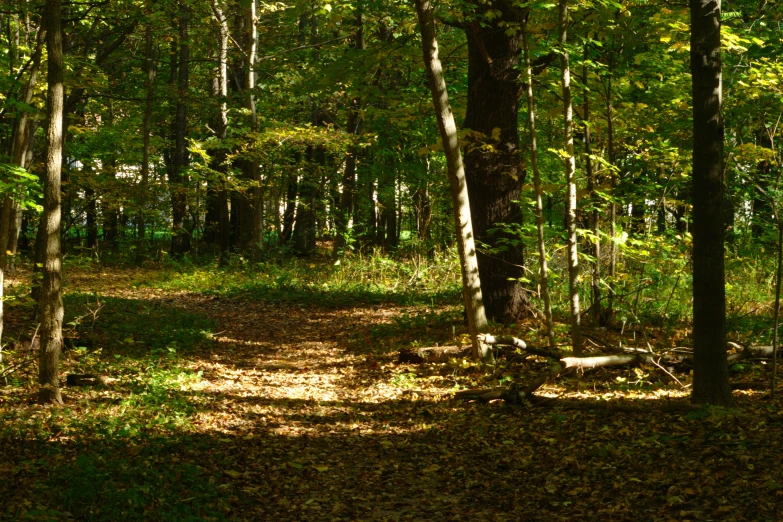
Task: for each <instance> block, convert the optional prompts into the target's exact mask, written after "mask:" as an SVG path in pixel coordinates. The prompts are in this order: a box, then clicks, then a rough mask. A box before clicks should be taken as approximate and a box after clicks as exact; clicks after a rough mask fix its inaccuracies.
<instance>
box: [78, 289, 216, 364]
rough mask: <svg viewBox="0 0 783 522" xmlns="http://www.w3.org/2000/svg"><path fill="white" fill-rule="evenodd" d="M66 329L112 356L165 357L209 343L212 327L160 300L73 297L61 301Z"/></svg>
mask: <svg viewBox="0 0 783 522" xmlns="http://www.w3.org/2000/svg"><path fill="white" fill-rule="evenodd" d="M64 302H65V310H66V314H67V315H66V318H65V324H66V328H70V329H71V330H72V331H74V332H76V333H77V334H78V335H79V336H80V337H87V338H90V339H91V340H92V341H93V343H94V344H96V345H99V346H102V347H104V348H105V351H107V352H111V353H115V352H116V353H123V354H125V355H130V354H145V353H149V354H155V353H157V354H158V355H165V354H167V353H171V352H177V351H193V350H197V349H199V348H204V347H206V346H207V345H208V344H209V343H210V342H211V335H212V331H213V330H214V327H215V323H214V321H212V320H211V319H209V318H207V317H205V316H203V315H198V314H194V313H192V312H187V311H185V310H182V309H180V308H178V307H176V306H173V305H172V304H171V303H169V302H167V301H164V300H161V299H123V298H116V297H99V296H97V295H96V294H89V293H72V294H67V295H66V296H65V298H64Z"/></svg>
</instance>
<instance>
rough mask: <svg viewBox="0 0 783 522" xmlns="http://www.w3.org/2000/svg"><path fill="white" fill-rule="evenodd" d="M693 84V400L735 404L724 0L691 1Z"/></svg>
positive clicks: (696, 401)
mask: <svg viewBox="0 0 783 522" xmlns="http://www.w3.org/2000/svg"><path fill="white" fill-rule="evenodd" d="M690 12H691V77H692V79H693V80H692V81H693V180H692V196H693V350H694V358H693V394H692V400H693V402H695V403H708V404H718V405H726V404H729V403H730V402H731V387H730V386H729V375H728V367H727V364H726V289H725V274H724V265H723V263H724V261H723V236H724V227H723V219H722V218H723V215H722V212H723V207H722V205H723V192H724V189H723V133H724V130H723V113H722V94H723V93H722V63H721V49H720V45H721V42H720V32H721V31H720V28H721V19H720V15H721V0H691V1H690Z"/></svg>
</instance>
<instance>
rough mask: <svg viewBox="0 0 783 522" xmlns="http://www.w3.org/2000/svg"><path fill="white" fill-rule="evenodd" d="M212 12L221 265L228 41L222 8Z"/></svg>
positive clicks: (225, 225) (225, 227)
mask: <svg viewBox="0 0 783 522" xmlns="http://www.w3.org/2000/svg"><path fill="white" fill-rule="evenodd" d="M212 10H213V12H214V14H215V20H216V21H217V24H218V29H219V34H220V36H219V40H218V68H217V77H216V78H215V80H216V82H215V83H216V84H215V89H214V92H213V95H214V96H215V97H216V98H218V99H219V100H220V104H219V110H218V113H217V114H216V115H215V134H216V135H217V138H218V139H219V140H220V141H221V143H220V144H219V145H218V147H219V148H218V149H217V151H216V152H215V153H214V155H213V161H212V169H213V170H215V171H217V172H219V173H220V179H219V180H217V182H216V183H214V185H215V186H216V187H217V190H216V192H215V205H216V214H217V215H216V216H215V217H216V218H217V231H216V232H217V242H218V247H219V249H220V262H221V263H225V261H226V255H227V254H228V250H229V248H230V236H231V231H230V229H229V213H228V191H227V189H226V183H227V177H228V165H226V151H225V148H224V144H223V143H222V142H223V140H225V139H226V131H227V129H228V102H227V101H226V99H227V97H228V40H229V36H230V34H229V28H228V20H227V19H226V16H225V14H224V13H223V9H222V7H221V6H220V3H219V2H218V0H212Z"/></svg>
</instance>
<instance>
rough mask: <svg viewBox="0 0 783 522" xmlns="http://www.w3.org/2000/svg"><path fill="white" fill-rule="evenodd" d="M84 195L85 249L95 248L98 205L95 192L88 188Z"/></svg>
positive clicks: (96, 242) (96, 244)
mask: <svg viewBox="0 0 783 522" xmlns="http://www.w3.org/2000/svg"><path fill="white" fill-rule="evenodd" d="M85 170H87V169H86V168H85ZM84 195H85V198H86V199H87V212H86V214H87V248H95V247H97V246H98V203H97V201H96V198H95V190H94V189H91V188H88V189H86V190H85V191H84Z"/></svg>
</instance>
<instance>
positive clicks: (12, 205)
mask: <svg viewBox="0 0 783 522" xmlns="http://www.w3.org/2000/svg"><path fill="white" fill-rule="evenodd" d="M45 41H48V40H46V28H43V27H42V28H41V29H40V30H39V31H38V36H37V40H36V46H35V51H34V53H33V56H32V63H31V67H30V76H29V78H28V80H27V84H26V85H25V88H24V92H23V93H22V101H23V102H24V103H26V104H28V105H29V104H30V102H31V101H32V99H33V92H34V90H35V86H36V84H37V83H38V72H39V69H40V65H41V54H42V52H43V45H44V42H45ZM35 127H36V125H35V124H34V123H33V122H31V121H30V115H29V114H28V112H27V111H26V110H22V111H21V112H20V114H19V117H18V118H17V122H16V126H15V129H14V134H13V141H12V142H11V154H10V156H11V160H12V161H13V163H14V164H15V165H17V166H19V167H20V168H26V167H27V158H28V154H27V153H28V150H29V148H30V147H31V145H32V141H33V134H32V132H35ZM31 131H32V132H31ZM20 219H21V211H20V209H19V206H18V204H17V203H16V202H15V201H14V200H13V199H12V198H11V197H10V195H9V196H6V197H5V198H3V201H2V214H0V245H2V248H0V339H2V335H3V319H4V309H3V296H4V295H5V291H4V288H3V287H4V283H5V272H6V265H7V264H9V263H8V259H7V255H6V253H7V252H8V251H9V250H10V251H11V252H12V256H13V254H15V253H16V247H15V245H16V242H15V241H13V244H14V246H13V248H8V247H6V245H9V246H10V243H11V242H12V236H14V235H16V237H18V235H19V227H18V226H17V222H18V221H19V220H20ZM12 264H13V257H12V258H11V266H12Z"/></svg>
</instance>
